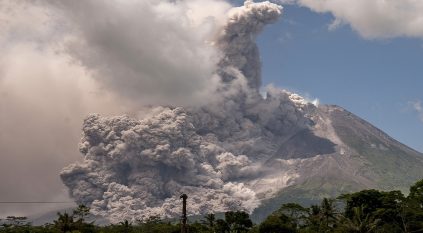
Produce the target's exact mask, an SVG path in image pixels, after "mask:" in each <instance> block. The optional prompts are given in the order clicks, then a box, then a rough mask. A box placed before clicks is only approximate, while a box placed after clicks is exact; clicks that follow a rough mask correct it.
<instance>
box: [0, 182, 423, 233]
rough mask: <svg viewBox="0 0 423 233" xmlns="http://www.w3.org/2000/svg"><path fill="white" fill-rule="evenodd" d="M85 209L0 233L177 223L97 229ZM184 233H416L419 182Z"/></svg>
mask: <svg viewBox="0 0 423 233" xmlns="http://www.w3.org/2000/svg"><path fill="white" fill-rule="evenodd" d="M88 216H89V208H88V207H85V206H83V205H80V206H79V207H78V208H76V209H75V210H74V211H73V212H72V213H71V214H69V213H58V214H57V219H56V220H55V221H54V222H53V223H49V224H45V225H43V226H32V225H31V224H30V223H29V222H28V221H27V219H26V218H25V217H16V216H9V217H7V218H6V219H2V220H1V221H0V222H1V223H2V225H1V226H0V232H1V233H3V232H10V233H12V232H34V233H36V232H47V233H49V232H50V233H60V232H72V233H77V232H81V233H97V232H99V233H100V232H104V233H106V232H111V233H118V232H119V233H135V232H142V233H178V232H180V231H181V226H180V224H179V223H172V222H169V221H166V220H161V219H160V217H152V218H150V219H148V220H147V221H138V222H134V223H131V222H128V221H124V222H120V223H119V224H111V225H108V226H98V225H96V224H95V222H92V221H89V220H88V219H89V218H88ZM188 232H189V233H197V232H198V233H244V232H245V233H282V232H286V233H309V232H319V233H320V232H346V233H364V232H366V233H373V232H374V233H378V232H380V233H382V232H383V233H397V232H398V233H402V232H404V233H412V232H413V233H417V232H423V180H421V181H419V182H417V183H416V184H414V185H413V186H411V187H410V192H409V195H408V196H407V197H406V196H405V195H404V194H402V193H401V192H400V191H390V192H384V191H378V190H363V191H360V192H356V193H351V194H344V195H341V196H339V197H338V198H336V199H328V198H325V199H323V200H322V202H321V204H319V205H312V206H310V207H303V206H301V205H299V204H296V203H287V204H283V205H282V206H281V207H280V208H279V209H278V210H277V211H275V212H274V213H272V214H271V215H270V216H268V217H267V218H266V219H265V220H264V221H263V222H262V223H260V224H253V222H252V221H251V220H250V216H249V215H248V213H245V212H241V211H236V212H232V211H231V212H226V213H225V214H224V217H222V218H217V217H216V215H214V214H208V215H206V216H205V217H204V218H203V219H202V220H201V221H195V222H191V223H189V225H188Z"/></svg>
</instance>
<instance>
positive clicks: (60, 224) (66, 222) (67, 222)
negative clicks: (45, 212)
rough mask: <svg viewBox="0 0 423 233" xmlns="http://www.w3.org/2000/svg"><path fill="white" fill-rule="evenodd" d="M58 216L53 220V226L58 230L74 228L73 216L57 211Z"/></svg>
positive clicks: (68, 230)
mask: <svg viewBox="0 0 423 233" xmlns="http://www.w3.org/2000/svg"><path fill="white" fill-rule="evenodd" d="M57 215H58V216H59V218H58V219H57V220H54V226H55V227H56V228H57V229H58V230H60V232H63V233H66V232H71V231H72V230H74V222H73V216H71V215H69V214H68V213H66V212H65V213H64V214H62V213H57Z"/></svg>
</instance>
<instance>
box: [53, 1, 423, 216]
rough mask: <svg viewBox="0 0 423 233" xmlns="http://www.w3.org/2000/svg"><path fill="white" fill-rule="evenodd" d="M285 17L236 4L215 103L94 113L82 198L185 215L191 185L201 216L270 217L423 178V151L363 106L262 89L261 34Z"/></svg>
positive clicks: (109, 206)
mask: <svg viewBox="0 0 423 233" xmlns="http://www.w3.org/2000/svg"><path fill="white" fill-rule="evenodd" d="M281 14H282V7H280V6H278V5H276V4H273V3H270V2H261V3H254V2H253V1H251V0H247V1H245V3H244V6H242V7H236V8H233V9H232V10H231V11H230V12H228V18H227V22H226V23H225V25H223V26H222V28H221V30H220V32H219V33H218V34H217V36H216V37H217V38H213V43H212V45H213V46H214V48H216V49H218V50H219V51H220V52H221V57H220V60H219V62H217V64H216V72H215V76H218V77H219V83H218V88H217V89H216V90H215V95H214V97H213V98H211V99H210V100H208V101H206V102H207V103H206V104H203V105H200V106H179V107H178V106H156V107H151V108H148V109H146V113H145V114H143V115H141V116H138V117H128V116H115V117H103V116H100V115H97V114H93V115H90V116H88V117H87V118H86V119H85V121H84V124H83V137H82V139H81V143H80V151H81V153H82V154H83V157H84V158H83V160H82V162H78V163H75V164H71V165H69V166H68V167H66V168H64V169H63V170H62V172H61V179H62V180H63V182H64V184H65V185H66V186H67V187H68V188H69V193H70V195H71V197H73V198H74V199H75V200H76V202H77V203H83V204H86V205H88V206H90V207H91V210H92V212H93V213H94V214H97V215H101V216H103V217H105V218H107V219H108V220H110V221H111V222H119V221H123V220H130V221H135V220H139V219H147V218H149V217H151V216H157V215H158V216H160V217H162V218H172V217H176V216H178V215H179V214H180V200H179V196H180V194H181V193H186V194H188V196H189V199H188V212H189V214H191V215H202V214H207V213H210V212H224V211H228V210H245V211H248V212H252V213H253V217H254V218H255V219H257V220H260V219H262V218H263V217H264V216H265V215H267V214H269V213H270V212H271V211H272V210H274V209H275V208H277V207H278V206H279V205H280V204H281V203H283V202H288V201H299V202H301V203H311V202H316V201H318V200H320V199H321V198H323V197H329V196H332V197H333V196H336V195H338V194H341V193H346V192H351V191H357V190H361V189H367V188H378V189H385V190H388V189H404V188H405V187H408V186H409V185H410V184H411V183H413V182H415V181H416V180H418V179H420V178H422V177H421V176H422V175H423V174H422V172H421V169H422V168H423V156H422V154H420V153H418V152H417V151H414V150H412V149H410V148H408V147H407V146H405V145H403V144H401V143H399V142H397V141H395V140H394V139H392V138H391V137H389V136H388V135H386V134H385V133H383V132H382V131H380V130H378V129H377V128H375V127H373V126H372V125H371V124H369V123H367V122H365V121H364V120H362V119H360V118H359V117H357V116H355V115H353V114H352V113H350V112H348V111H346V110H344V109H342V108H340V107H337V106H330V105H317V104H315V103H313V102H310V101H307V100H306V99H305V98H303V97H301V96H300V95H298V94H295V93H291V92H289V91H285V90H282V89H278V88H275V87H272V86H268V87H266V88H264V89H260V84H261V74H260V64H261V62H260V56H259V53H258V47H257V45H256V44H255V38H256V36H257V34H258V33H259V32H260V31H261V30H262V29H263V27H264V26H265V25H266V24H268V23H272V22H274V21H275V20H277V19H278V18H279V16H280V15H281ZM263 92H265V94H263Z"/></svg>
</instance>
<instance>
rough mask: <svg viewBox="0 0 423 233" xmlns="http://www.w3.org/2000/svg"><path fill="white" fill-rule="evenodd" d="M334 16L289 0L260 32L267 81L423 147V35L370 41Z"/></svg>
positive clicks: (398, 138)
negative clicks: (279, 15) (281, 12)
mask: <svg viewBox="0 0 423 233" xmlns="http://www.w3.org/2000/svg"><path fill="white" fill-rule="evenodd" d="M333 20H334V16H333V14H332V13H316V12H313V11H311V10H310V8H307V7H300V6H298V5H289V4H288V5H286V4H284V16H283V18H282V20H280V21H278V22H277V23H275V24H273V25H271V26H269V27H268V28H267V29H266V30H265V31H264V32H263V33H262V34H261V36H260V37H259V39H258V44H259V47H260V52H261V57H262V65H263V81H264V85H267V84H274V85H276V86H279V87H282V88H286V89H289V90H293V91H295V92H298V93H302V94H303V95H306V96H307V95H308V96H309V98H312V99H314V98H317V99H319V100H320V103H321V104H335V105H339V106H341V107H343V108H345V109H347V110H348V111H350V112H352V113H354V114H356V115H358V116H360V117H362V118H363V119H365V120H366V121H369V122H370V123H372V124H373V125H375V126H376V127H378V128H380V129H382V130H383V131H384V132H386V133H388V134H389V135H390V136H392V137H393V138H395V139H396V140H398V141H400V142H402V143H404V144H406V145H408V146H410V147H412V148H413V149H416V150H418V151H423V118H422V110H421V103H422V100H423V66H422V65H421V61H422V60H423V41H422V39H421V38H422V37H420V38H414V37H404V36H402V37H393V38H366V37H363V36H361V35H360V34H359V33H358V32H357V31H356V29H354V28H352V27H351V26H350V25H348V24H344V25H341V26H339V27H338V28H336V29H332V30H331V29H329V26H330V25H331V23H332V22H333Z"/></svg>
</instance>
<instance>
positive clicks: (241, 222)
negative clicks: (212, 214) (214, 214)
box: [225, 211, 253, 233]
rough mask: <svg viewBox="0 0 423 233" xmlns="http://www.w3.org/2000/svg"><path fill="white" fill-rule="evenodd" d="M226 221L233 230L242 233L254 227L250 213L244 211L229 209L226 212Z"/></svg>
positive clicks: (235, 232)
mask: <svg viewBox="0 0 423 233" xmlns="http://www.w3.org/2000/svg"><path fill="white" fill-rule="evenodd" d="M225 221H226V223H227V224H228V226H229V229H230V231H231V232H234V233H241V232H247V231H248V230H249V229H250V228H251V227H253V222H252V221H251V219H250V215H249V214H248V213H246V212H243V211H235V212H233V211H229V212H226V213H225Z"/></svg>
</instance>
